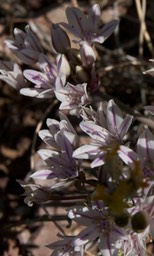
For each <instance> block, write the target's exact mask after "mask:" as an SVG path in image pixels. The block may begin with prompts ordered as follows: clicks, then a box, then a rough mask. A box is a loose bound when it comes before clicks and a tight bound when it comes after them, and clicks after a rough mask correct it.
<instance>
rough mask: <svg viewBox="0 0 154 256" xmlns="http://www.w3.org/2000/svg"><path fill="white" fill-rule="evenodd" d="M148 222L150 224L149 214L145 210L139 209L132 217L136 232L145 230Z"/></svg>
mask: <svg viewBox="0 0 154 256" xmlns="http://www.w3.org/2000/svg"><path fill="white" fill-rule="evenodd" d="M148 224H149V221H148V215H147V213H145V212H143V211H138V212H137V213H135V214H134V215H133V216H132V218H131V225H132V229H133V230H134V231H135V232H138V233H140V232H143V230H145V229H146V227H147V226H148Z"/></svg>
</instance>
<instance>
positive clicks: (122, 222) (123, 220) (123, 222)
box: [115, 212, 129, 228]
mask: <svg viewBox="0 0 154 256" xmlns="http://www.w3.org/2000/svg"><path fill="white" fill-rule="evenodd" d="M128 222H129V214H128V212H123V213H122V214H121V215H118V216H116V217H115V223H116V224H117V225H118V226H119V227H121V228H122V227H125V226H127V224H128Z"/></svg>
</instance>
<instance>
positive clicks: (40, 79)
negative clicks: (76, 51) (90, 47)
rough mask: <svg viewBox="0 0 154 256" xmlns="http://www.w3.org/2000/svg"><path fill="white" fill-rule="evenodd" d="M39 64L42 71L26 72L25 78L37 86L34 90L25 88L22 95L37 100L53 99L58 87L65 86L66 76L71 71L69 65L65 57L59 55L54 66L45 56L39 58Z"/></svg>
mask: <svg viewBox="0 0 154 256" xmlns="http://www.w3.org/2000/svg"><path fill="white" fill-rule="evenodd" d="M39 64H40V68H41V71H36V70H32V69H26V70H25V71H24V76H25V77H26V78H27V79H28V80H29V81H30V82H32V83H34V84H35V85H34V88H23V89H22V90H20V93H21V94H23V95H26V96H30V97H36V98H51V97H53V96H54V90H55V89H56V87H63V86H64V85H65V82H66V76H68V74H69V71H70V67H69V64H68V62H67V60H66V58H65V57H64V55H59V56H58V57H57V59H56V63H55V64H54V63H52V62H51V61H49V60H48V58H47V57H46V56H45V55H43V54H41V55H40V57H39Z"/></svg>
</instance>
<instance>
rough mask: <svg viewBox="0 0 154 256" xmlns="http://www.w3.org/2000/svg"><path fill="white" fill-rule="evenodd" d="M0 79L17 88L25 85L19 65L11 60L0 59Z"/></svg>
mask: <svg viewBox="0 0 154 256" xmlns="http://www.w3.org/2000/svg"><path fill="white" fill-rule="evenodd" d="M0 79H1V80H2V81H4V82H6V83H7V84H9V85H10V86H11V87H13V88H14V89H17V90H19V89H21V88H23V87H26V86H27V82H26V80H25V79H24V76H23V73H22V70H21V68H20V66H19V65H18V64H17V63H15V62H13V61H0Z"/></svg>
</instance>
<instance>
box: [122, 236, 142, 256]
mask: <svg viewBox="0 0 154 256" xmlns="http://www.w3.org/2000/svg"><path fill="white" fill-rule="evenodd" d="M121 250H122V255H124V256H145V255H146V242H145V239H144V237H143V234H142V233H141V234H137V233H135V232H130V233H129V234H128V235H127V236H126V237H125V239H124V240H122V241H121Z"/></svg>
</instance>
